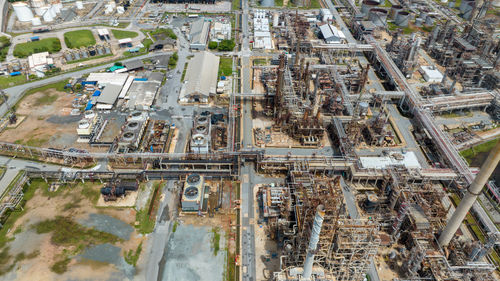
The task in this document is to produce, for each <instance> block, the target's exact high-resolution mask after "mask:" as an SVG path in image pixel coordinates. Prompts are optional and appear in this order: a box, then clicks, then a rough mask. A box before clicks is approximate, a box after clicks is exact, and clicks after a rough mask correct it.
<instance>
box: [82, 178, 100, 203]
mask: <svg viewBox="0 0 500 281" xmlns="http://www.w3.org/2000/svg"><path fill="white" fill-rule="evenodd" d="M81 194H82V195H83V196H84V197H85V198H87V199H88V200H89V201H90V202H92V204H94V205H95V204H97V200H99V196H100V194H101V192H100V191H99V189H97V188H94V186H93V185H92V183H88V182H87V183H84V184H83V187H82V191H81Z"/></svg>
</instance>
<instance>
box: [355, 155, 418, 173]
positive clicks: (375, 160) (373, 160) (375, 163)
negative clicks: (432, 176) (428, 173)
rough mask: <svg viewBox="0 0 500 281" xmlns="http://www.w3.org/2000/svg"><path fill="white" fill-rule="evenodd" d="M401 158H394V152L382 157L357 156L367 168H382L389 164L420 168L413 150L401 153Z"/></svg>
mask: <svg viewBox="0 0 500 281" xmlns="http://www.w3.org/2000/svg"><path fill="white" fill-rule="evenodd" d="M401 155H402V158H401V159H396V158H395V157H394V156H395V153H392V154H391V155H390V156H384V157H359V160H360V161H361V166H362V167H363V168H367V169H384V168H387V167H390V166H401V165H402V166H405V167H406V168H419V169H420V168H422V166H421V165H420V163H419V162H418V159H417V156H416V155H415V153H414V152H413V151H408V152H406V153H404V154H401Z"/></svg>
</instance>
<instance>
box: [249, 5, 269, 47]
mask: <svg viewBox="0 0 500 281" xmlns="http://www.w3.org/2000/svg"><path fill="white" fill-rule="evenodd" d="M253 48H254V49H265V50H271V49H273V48H274V44H273V40H272V37H271V32H270V31H269V19H268V17H267V14H266V12H265V11H263V10H256V11H255V13H254V14H253Z"/></svg>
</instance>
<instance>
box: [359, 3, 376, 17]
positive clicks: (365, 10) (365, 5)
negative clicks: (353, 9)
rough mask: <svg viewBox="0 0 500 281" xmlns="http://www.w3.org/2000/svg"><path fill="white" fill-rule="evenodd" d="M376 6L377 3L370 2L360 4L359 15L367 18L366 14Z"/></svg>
mask: <svg viewBox="0 0 500 281" xmlns="http://www.w3.org/2000/svg"><path fill="white" fill-rule="evenodd" d="M377 6H378V2H375V1H372V0H365V1H363V3H361V13H362V14H363V15H365V16H368V13H369V12H370V10H371V9H372V8H376V7H377Z"/></svg>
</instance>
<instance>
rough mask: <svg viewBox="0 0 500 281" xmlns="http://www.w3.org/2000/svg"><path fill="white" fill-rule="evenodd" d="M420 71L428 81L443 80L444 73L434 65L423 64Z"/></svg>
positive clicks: (436, 81)
mask: <svg viewBox="0 0 500 281" xmlns="http://www.w3.org/2000/svg"><path fill="white" fill-rule="evenodd" d="M420 73H421V74H422V76H423V77H424V79H425V81H427V82H433V83H439V82H441V80H443V74H441V72H439V70H437V68H436V67H434V66H429V65H422V66H421V67H420Z"/></svg>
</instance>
